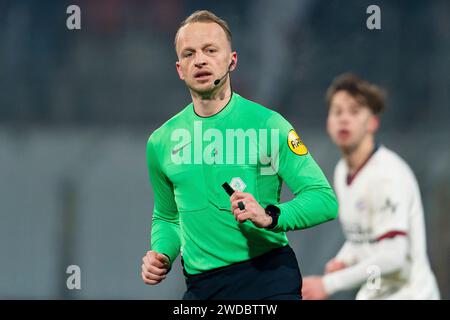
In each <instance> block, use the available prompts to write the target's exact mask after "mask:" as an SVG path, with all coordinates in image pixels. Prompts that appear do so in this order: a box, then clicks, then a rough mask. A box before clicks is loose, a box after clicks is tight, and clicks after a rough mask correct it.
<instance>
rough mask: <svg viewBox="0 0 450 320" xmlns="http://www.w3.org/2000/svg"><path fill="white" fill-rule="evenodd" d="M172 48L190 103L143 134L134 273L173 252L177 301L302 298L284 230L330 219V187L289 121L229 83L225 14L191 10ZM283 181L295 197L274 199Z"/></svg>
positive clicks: (163, 268)
mask: <svg viewBox="0 0 450 320" xmlns="http://www.w3.org/2000/svg"><path fill="white" fill-rule="evenodd" d="M175 49H176V52H177V56H178V61H177V62H176V68H177V72H178V75H179V77H180V79H181V80H183V81H184V82H185V83H186V85H187V87H188V88H189V91H190V94H191V97H192V103H190V104H189V105H188V106H186V107H185V108H184V109H183V110H181V111H180V112H179V113H178V114H177V115H175V116H174V117H172V118H171V119H169V120H168V121H167V122H165V123H164V124H163V125H162V126H161V127H160V128H158V129H157V130H155V131H154V132H153V133H152V134H151V136H150V138H149V140H148V144H147V163H148V170H149V176H150V182H151V185H152V189H153V193H154V210H153V218H152V229H151V250H150V251H148V252H147V253H146V255H145V256H144V258H143V264H142V279H143V281H144V282H145V283H146V284H151V285H154V284H158V283H159V282H161V281H162V280H163V279H165V278H166V276H167V273H168V272H169V271H170V268H171V265H172V263H173V261H174V260H175V259H176V257H177V256H178V254H180V253H181V262H182V265H183V272H184V275H185V279H186V285H187V291H186V293H185V294H184V296H183V299H293V300H296V299H301V296H300V292H301V283H302V279H301V274H300V270H299V267H298V263H297V260H296V257H295V254H294V252H293V250H292V249H291V247H290V246H289V244H288V239H287V237H286V232H287V231H289V230H298V229H304V228H308V227H312V226H315V225H317V224H320V223H323V222H326V221H328V220H331V219H334V218H336V216H337V202H336V197H335V194H334V192H333V190H332V188H331V187H330V185H329V183H328V181H327V179H326V178H325V176H324V174H323V173H322V171H321V169H320V168H319V166H318V165H317V164H316V162H315V161H314V159H313V158H312V156H311V155H310V154H309V153H308V149H307V148H306V146H305V145H304V144H303V142H302V140H301V139H300V137H299V136H298V135H297V133H296V132H295V130H294V129H293V127H292V126H291V125H290V124H289V122H288V121H286V120H285V119H284V118H283V117H282V116H281V115H280V114H278V113H277V112H275V111H272V110H270V109H268V108H265V107H263V106H261V105H259V104H257V103H255V102H252V101H249V100H247V99H245V98H243V97H241V96H240V95H239V94H237V93H236V92H233V91H232V89H231V84H230V76H229V74H230V71H233V70H234V69H235V68H236V65H237V54H236V52H235V51H232V46H231V32H230V30H229V28H228V25H227V23H226V22H225V21H223V20H222V19H220V18H218V17H217V16H215V15H214V14H213V13H211V12H209V11H197V12H195V13H193V14H192V15H191V16H189V17H188V18H187V19H186V20H185V21H184V22H183V23H182V24H181V26H180V28H179V29H178V31H177V34H176V36H175ZM283 181H284V182H285V183H286V184H287V186H288V187H289V188H290V190H291V191H292V193H293V194H294V195H295V197H294V198H293V199H292V200H291V201H288V202H284V203H280V191H281V185H282V182H283ZM225 189H226V190H227V192H226V190H225Z"/></svg>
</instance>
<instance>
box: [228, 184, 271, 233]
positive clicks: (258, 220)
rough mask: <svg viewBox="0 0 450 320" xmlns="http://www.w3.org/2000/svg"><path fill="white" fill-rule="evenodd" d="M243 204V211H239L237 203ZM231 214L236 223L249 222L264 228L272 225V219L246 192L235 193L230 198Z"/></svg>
mask: <svg viewBox="0 0 450 320" xmlns="http://www.w3.org/2000/svg"><path fill="white" fill-rule="evenodd" d="M239 201H242V202H243V203H244V206H245V209H244V210H241V209H239V206H238V202H239ZM230 202H231V212H232V213H233V215H234V217H235V219H236V221H239V222H244V221H247V220H250V221H251V222H252V223H253V224H254V225H255V226H257V227H259V228H265V227H268V226H270V224H271V223H272V217H271V216H269V215H268V214H267V213H266V211H265V210H264V208H263V207H261V205H260V204H259V203H258V201H256V200H255V198H254V197H253V196H252V195H251V194H250V193H246V192H241V191H235V192H234V193H233V195H232V196H231V197H230Z"/></svg>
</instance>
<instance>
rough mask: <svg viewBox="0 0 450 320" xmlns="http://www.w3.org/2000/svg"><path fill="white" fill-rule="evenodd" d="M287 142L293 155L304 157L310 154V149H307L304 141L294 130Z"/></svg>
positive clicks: (290, 132)
mask: <svg viewBox="0 0 450 320" xmlns="http://www.w3.org/2000/svg"><path fill="white" fill-rule="evenodd" d="M287 140H288V141H287V142H288V146H289V149H291V151H292V152H293V153H295V154H297V155H299V156H303V155H305V154H307V153H308V148H306V146H305V145H304V144H303V142H302V140H301V139H300V137H299V136H298V134H297V132H295V130H294V129H291V131H289V134H288V137H287Z"/></svg>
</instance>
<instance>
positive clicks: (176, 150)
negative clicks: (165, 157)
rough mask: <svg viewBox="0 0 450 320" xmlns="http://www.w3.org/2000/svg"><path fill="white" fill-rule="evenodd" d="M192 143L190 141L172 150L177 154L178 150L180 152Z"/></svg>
mask: <svg viewBox="0 0 450 320" xmlns="http://www.w3.org/2000/svg"><path fill="white" fill-rule="evenodd" d="M189 144H191V142H190V141H189V142H188V143H186V144H184V145H182V146H181V147H179V148H177V149H173V150H172V154H173V155H176V154H177V153H178V152H180V150H181V149H183V148H184V147H186V146H187V145H189Z"/></svg>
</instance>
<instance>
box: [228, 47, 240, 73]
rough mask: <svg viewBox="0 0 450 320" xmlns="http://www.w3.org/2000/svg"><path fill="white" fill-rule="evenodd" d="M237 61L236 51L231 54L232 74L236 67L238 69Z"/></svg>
mask: <svg viewBox="0 0 450 320" xmlns="http://www.w3.org/2000/svg"><path fill="white" fill-rule="evenodd" d="M237 60H238V58H237V53H236V51H233V52H232V53H231V62H230V72H231V71H234V70H235V69H236V67H237Z"/></svg>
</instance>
